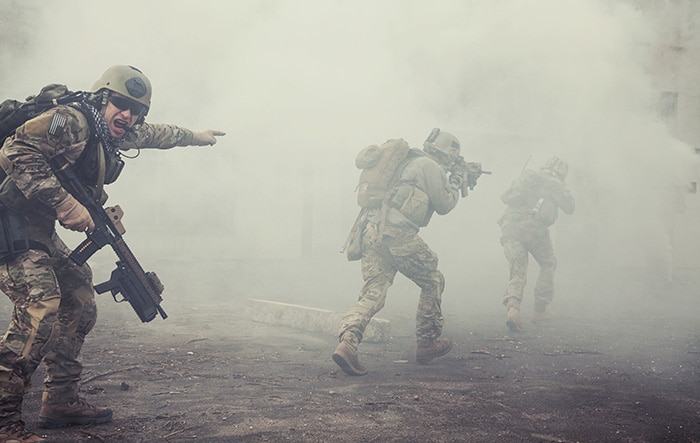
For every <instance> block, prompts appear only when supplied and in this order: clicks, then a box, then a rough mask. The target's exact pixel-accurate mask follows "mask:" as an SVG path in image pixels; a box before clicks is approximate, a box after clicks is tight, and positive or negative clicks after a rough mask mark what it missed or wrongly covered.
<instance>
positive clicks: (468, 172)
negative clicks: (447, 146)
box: [450, 155, 491, 197]
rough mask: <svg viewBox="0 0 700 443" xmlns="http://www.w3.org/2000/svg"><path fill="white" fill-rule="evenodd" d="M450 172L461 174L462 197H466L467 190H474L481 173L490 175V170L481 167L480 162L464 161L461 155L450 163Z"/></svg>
mask: <svg viewBox="0 0 700 443" xmlns="http://www.w3.org/2000/svg"><path fill="white" fill-rule="evenodd" d="M450 173H451V174H459V175H461V176H462V197H466V196H467V195H468V194H469V191H473V190H474V186H476V181H477V180H478V179H479V177H481V174H488V175H491V171H484V170H483V169H481V163H473V162H465V161H464V157H462V156H461V155H460V156H459V157H457V160H455V162H454V163H453V164H452V168H451V169H450Z"/></svg>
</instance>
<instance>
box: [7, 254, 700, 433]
mask: <svg viewBox="0 0 700 443" xmlns="http://www.w3.org/2000/svg"><path fill="white" fill-rule="evenodd" d="M161 268H164V271H165V272H164V274H165V275H162V274H163V272H161V271H162V270H161ZM184 268H185V266H184V265H182V264H167V263H163V264H159V265H158V271H159V275H160V276H161V279H162V280H163V281H164V283H165V284H166V293H165V294H164V298H165V302H164V303H163V307H164V308H165V310H166V311H167V312H168V314H169V318H168V319H167V320H161V319H160V318H157V319H155V320H154V321H153V322H151V323H148V324H142V323H140V322H139V321H138V318H137V317H136V315H135V314H134V313H133V312H132V311H131V310H130V308H129V307H128V305H126V304H121V305H117V304H115V303H114V301H113V300H112V299H111V298H110V297H109V296H108V295H104V296H99V297H98V306H99V309H100V316H99V319H98V324H97V326H96V327H95V329H94V330H93V332H92V334H91V335H90V336H89V338H88V340H87V343H86V345H85V347H84V348H83V356H84V364H85V370H84V377H83V384H82V388H81V390H82V395H84V396H85V397H86V398H87V399H88V400H89V401H90V402H92V403H95V404H98V405H104V406H109V407H111V408H112V409H113V410H114V420H113V421H112V422H111V423H108V424H105V425H100V426H94V427H75V428H68V429H63V430H45V431H42V433H43V434H44V435H47V436H49V437H51V439H52V440H51V441H59V442H94V441H99V442H151V443H156V442H191V441H201V442H238V441H241V442H280V441H290V442H329V441H337V442H389V441H392V442H394V441H396V442H700V328H699V327H698V322H697V312H698V307H699V306H700V303H699V301H698V294H697V291H696V290H695V289H694V288H695V287H696V286H694V285H693V284H688V285H685V286H683V285H680V287H679V286H678V285H674V286H670V287H668V288H665V289H664V290H663V291H661V292H658V291H657V292H655V293H654V294H650V295H645V296H644V297H639V298H637V301H636V303H634V304H632V305H631V306H630V305H627V307H626V308H625V309H624V310H618V308H617V307H611V308H610V309H609V310H607V311H606V310H605V309H603V312H607V314H604V315H600V314H599V312H597V311H596V312H594V311H593V310H586V309H585V308H584V306H587V304H584V303H581V304H579V305H575V304H574V305H573V306H569V307H568V308H567V309H562V312H561V313H558V315H557V317H556V318H555V320H554V321H553V322H551V323H550V324H547V325H543V326H535V325H531V324H528V325H527V326H528V327H527V330H526V331H524V332H522V333H518V334H511V333H509V332H508V329H507V328H506V326H505V324H504V321H503V320H504V317H503V316H504V313H505V310H504V309H503V308H502V306H500V305H499V303H498V301H495V302H494V303H493V305H494V306H493V309H487V310H478V311H472V312H470V311H469V309H457V307H458V306H462V305H463V304H468V300H464V297H462V300H459V299H458V297H457V296H455V295H454V291H452V296H451V298H450V300H449V301H448V299H445V300H444V302H443V307H444V311H445V318H446V326H445V331H444V335H445V336H449V337H451V338H452V339H453V341H454V342H455V346H454V348H453V350H452V351H451V352H450V353H449V354H448V355H446V356H445V357H442V358H440V359H436V360H434V361H433V362H431V364H429V365H425V366H420V365H416V364H415V363H414V362H413V355H414V352H415V348H414V346H415V344H414V337H413V315H414V312H413V310H414V304H415V300H416V297H417V291H416V290H415V289H414V288H412V287H411V286H408V285H407V286H405V287H403V286H402V285H401V284H398V282H397V284H396V285H395V287H394V288H392V290H391V292H390V300H392V298H394V299H395V298H398V297H401V296H402V295H401V294H400V293H401V292H402V291H406V290H408V291H410V293H408V294H403V296H404V297H405V298H406V299H407V300H408V302H407V303H406V304H405V305H400V304H396V303H394V302H388V303H387V306H386V307H385V308H384V310H383V311H382V312H381V313H380V315H379V316H380V317H382V318H386V319H388V320H390V321H391V322H392V325H391V328H392V339H391V340H390V341H389V342H386V343H363V344H362V346H361V347H360V358H361V361H362V362H363V363H364V364H365V365H366V366H367V367H368V369H369V371H370V372H369V374H368V375H366V376H364V377H350V376H347V375H345V374H344V373H342V372H341V371H340V370H339V368H338V367H337V366H336V365H335V364H334V363H333V361H332V360H331V353H332V352H333V349H334V348H335V346H336V339H335V338H334V337H333V336H331V335H324V334H314V333H308V332H305V331H303V330H297V329H291V328H283V327H276V326H271V325H267V324H261V323H255V322H253V321H251V320H249V319H248V318H246V315H245V311H244V309H243V306H244V302H245V300H246V298H248V297H254V298H268V299H271V300H277V301H287V302H291V303H299V304H312V303H316V304H318V302H314V301H312V298H311V295H312V293H314V292H320V287H314V286H313V284H309V282H310V281H312V279H310V276H311V275H312V274H311V273H312V272H313V271H311V270H310V268H309V267H302V268H300V267H294V266H292V267H291V268H288V267H282V265H279V264H277V265H271V264H266V265H264V266H261V265H248V264H240V263H239V264H235V265H233V269H232V270H231V271H230V272H229V274H231V273H235V274H236V275H237V276H238V277H237V278H233V279H232V280H231V281H230V285H223V286H218V285H216V286H215V285H214V283H211V284H209V285H207V284H204V283H201V282H198V283H197V284H196V285H195V283H194V280H192V279H190V278H186V277H185V275H187V273H186V272H185V271H184V270H183V269H184ZM560 278H561V277H560ZM285 279H288V282H289V283H288V284H287V285H285V286H284V288H282V287H280V285H277V284H275V282H276V281H279V280H285ZM358 279H359V275H356V274H354V273H352V276H351V277H348V282H346V281H344V280H343V279H342V278H341V279H338V280H336V281H335V282H331V281H326V282H318V283H317V285H319V286H323V285H328V284H335V285H336V287H335V289H336V290H338V289H340V288H342V287H344V285H346V284H352V286H351V287H352V290H350V291H348V293H349V294H351V295H349V296H348V298H347V300H339V301H334V302H329V303H328V304H329V305H331V308H337V307H339V306H346V307H347V306H349V305H350V304H351V303H352V302H353V297H354V296H355V295H354V294H355V293H356V288H357V287H359V282H358V281H357V280H358ZM350 280H352V283H349V282H350ZM639 284H640V285H641V286H644V285H645V284H644V282H640V283H639ZM474 289H478V288H474ZM580 290H581V291H585V290H586V288H581V289H580ZM295 291H296V292H295ZM305 291H308V292H306V293H307V295H306V296H305V295H297V296H296V297H294V296H292V295H291V294H294V293H296V294H304V293H305ZM448 293H449V291H447V292H446V297H447V294H448ZM285 294H287V295H288V297H285ZM316 295H318V294H316ZM195 297H199V298H195ZM560 297H564V296H563V295H560ZM598 297H599V299H596V301H598V302H600V303H603V304H604V300H605V297H606V295H605V294H602V295H598ZM658 297H662V298H664V300H663V301H664V303H662V304H661V306H681V307H682V308H684V309H682V310H681V313H678V312H675V309H674V310H671V309H670V308H669V309H659V308H658V307H657V304H655V303H652V302H654V301H655V299H656V298H658ZM600 303H598V304H600ZM323 307H326V308H327V307H329V306H323ZM560 307H563V306H560ZM672 311H673V312H672ZM9 312H10V307H9V302H4V303H2V315H3V316H4V318H9ZM525 316H526V318H527V316H528V312H527V311H526V312H525ZM42 377H43V369H40V370H39V371H38V373H37V374H36V377H35V379H34V385H33V387H32V390H31V392H30V394H29V395H28V397H27V400H26V402H25V408H24V418H25V421H26V422H27V424H28V426H29V427H30V428H32V429H37V428H36V425H37V413H38V409H39V401H40V392H41V385H42V383H41V379H42Z"/></svg>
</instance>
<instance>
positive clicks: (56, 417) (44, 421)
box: [39, 398, 112, 429]
mask: <svg viewBox="0 0 700 443" xmlns="http://www.w3.org/2000/svg"><path fill="white" fill-rule="evenodd" d="M110 420H112V410H111V409H109V408H99V407H97V406H93V405H91V404H90V403H88V402H87V401H85V399H84V398H78V399H77V400H76V401H74V402H72V403H63V404H49V403H43V404H42V405H41V409H40V410H39V427H40V428H48V429H53V428H65V427H66V426H73V425H96V424H100V423H107V422H108V421H110Z"/></svg>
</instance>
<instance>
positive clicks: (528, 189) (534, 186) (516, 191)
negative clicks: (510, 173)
mask: <svg viewBox="0 0 700 443" xmlns="http://www.w3.org/2000/svg"><path fill="white" fill-rule="evenodd" d="M541 185H542V176H541V175H540V174H538V173H537V172H535V171H533V170H532V169H526V170H525V171H523V173H522V174H520V176H519V177H518V178H517V179H515V181H514V182H513V183H512V184H511V185H510V188H508V190H507V191H506V192H505V193H503V195H502V196H501V201H503V203H505V204H507V205H511V206H524V205H528V204H531V203H532V204H534V202H531V201H530V200H532V199H533V198H535V199H536V198H538V196H537V194H538V191H539V189H540V186H541Z"/></svg>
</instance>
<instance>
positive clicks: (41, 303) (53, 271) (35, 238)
mask: <svg viewBox="0 0 700 443" xmlns="http://www.w3.org/2000/svg"><path fill="white" fill-rule="evenodd" d="M151 92H152V91H151V84H150V81H149V80H148V78H147V77H146V76H145V75H144V74H143V73H142V72H141V71H139V70H138V69H136V68H134V67H132V66H125V65H117V66H113V67H111V68H109V69H108V70H107V71H106V72H105V73H104V74H103V75H102V77H101V78H100V79H99V80H98V81H97V82H96V83H95V85H94V86H93V88H92V90H91V92H89V93H83V95H82V99H80V100H77V101H76V102H75V103H71V104H69V105H65V106H57V107H54V108H52V109H50V110H48V111H46V112H44V113H43V114H41V115H39V116H37V117H35V118H33V119H30V120H28V121H26V122H25V123H24V124H23V125H22V126H20V127H19V128H17V130H16V131H15V133H14V135H13V136H11V137H8V138H7V139H6V140H5V143H4V144H3V146H2V148H1V149H0V167H2V170H3V171H4V173H5V174H6V175H7V176H6V178H5V180H4V181H3V182H2V184H1V185H0V202H2V204H3V205H4V206H5V207H6V208H8V209H10V210H12V211H15V212H16V213H19V214H20V215H21V216H22V218H23V219H24V220H25V221H26V224H27V232H28V235H29V239H30V249H29V250H26V251H24V252H20V253H19V254H17V255H15V256H10V257H4V258H3V260H1V261H2V262H4V265H3V266H2V267H0V290H2V291H3V292H4V293H5V294H6V295H7V296H8V297H9V298H10V300H12V302H13V303H14V305H15V307H14V313H13V315H12V320H11V322H10V324H9V327H8V330H7V333H6V334H5V336H4V337H3V338H2V340H0V443H1V442H6V441H7V442H9V441H11V442H37V441H42V440H44V439H43V438H42V437H39V436H38V435H35V434H34V433H32V432H30V431H28V430H27V429H26V428H25V426H24V422H23V421H22V420H21V406H22V400H23V397H24V394H26V393H27V391H28V389H29V382H30V380H31V377H32V374H33V373H34V371H35V370H36V368H37V367H38V365H39V364H40V363H41V361H42V360H43V361H44V363H45V364H46V373H47V375H46V378H45V380H44V383H45V389H44V392H43V396H42V405H41V410H40V412H39V423H40V426H41V427H44V428H58V427H64V426H70V425H76V424H77V425H86V424H98V423H105V422H108V421H110V420H111V419H112V411H111V410H110V409H107V408H103V407H96V406H93V405H91V404H89V403H87V402H86V401H85V400H84V399H83V398H81V397H79V396H78V383H79V381H80V375H81V371H82V365H81V362H80V349H81V347H82V345H83V342H84V340H85V336H86V335H87V334H88V333H89V332H90V330H91V329H92V327H93V325H94V324H95V320H96V317H97V310H96V305H95V299H94V292H93V286H92V272H91V270H90V268H89V267H88V265H87V264H86V265H83V266H78V265H76V264H75V263H73V262H72V261H71V260H69V259H68V254H69V253H70V250H69V249H68V248H67V247H66V245H65V244H64V243H63V241H61V239H60V238H59V237H58V234H57V232H56V230H55V222H56V220H58V222H59V223H60V224H61V226H63V227H64V228H66V229H70V230H73V231H79V232H83V231H91V230H92V229H94V223H93V221H92V218H91V216H90V214H89V212H88V211H87V209H86V208H85V207H84V206H83V205H82V204H80V203H79V202H78V201H77V200H76V199H75V198H74V197H73V196H72V195H70V194H69V193H68V192H67V191H66V190H65V189H63V188H62V187H61V184H60V183H59V181H58V180H57V178H56V176H55V175H54V174H53V172H52V171H51V168H50V167H49V165H48V161H49V160H50V159H51V158H53V157H54V156H57V155H63V156H64V157H65V158H66V159H68V161H69V162H70V163H72V164H73V168H74V170H75V172H76V174H77V175H78V177H79V179H80V181H81V182H82V183H83V184H84V185H85V186H86V187H87V188H88V189H90V190H91V192H92V193H93V195H94V197H95V198H96V199H99V200H100V202H101V203H104V201H105V200H106V194H104V192H103V185H105V184H109V183H112V182H113V181H114V180H116V179H117V176H118V175H119V172H120V171H121V168H122V166H123V164H124V163H123V160H122V159H121V158H120V155H119V150H124V149H130V148H158V149H168V148H172V147H174V146H204V145H213V144H215V143H216V141H217V140H216V136H221V135H224V133H223V132H220V131H214V130H206V131H202V132H193V131H191V130H189V129H185V128H180V127H177V126H172V125H164V124H148V123H145V122H144V117H145V116H146V114H147V113H148V110H149V108H150V105H151Z"/></svg>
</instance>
